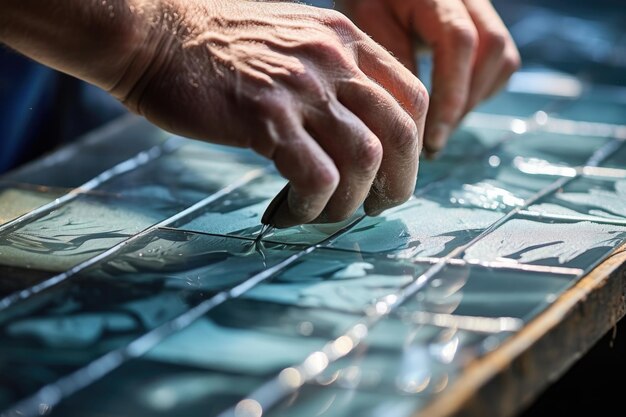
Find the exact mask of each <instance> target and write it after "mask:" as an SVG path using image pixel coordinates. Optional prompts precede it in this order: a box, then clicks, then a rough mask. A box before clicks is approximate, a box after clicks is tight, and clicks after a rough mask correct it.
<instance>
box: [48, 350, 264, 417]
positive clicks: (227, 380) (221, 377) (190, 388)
mask: <svg viewBox="0 0 626 417" xmlns="http://www.w3.org/2000/svg"><path fill="white" fill-rule="evenodd" d="M260 383H261V380H260V379H257V378H253V377H250V376H245V375H239V374H226V373H219V372H215V371H213V372H211V371H208V370H207V369H206V368H201V369H199V368H193V367H189V366H182V365H175V364H171V363H163V362H158V361H153V360H145V359H140V360H134V361H132V362H129V363H127V364H125V365H124V366H123V367H122V368H120V369H118V370H116V371H114V372H113V373H111V374H110V375H108V376H106V377H105V378H103V379H102V380H100V381H99V382H97V383H96V384H94V385H92V386H90V387H88V388H87V389H85V390H83V391H81V392H80V393H79V394H77V395H74V396H72V397H70V398H68V400H66V401H64V402H63V403H61V405H60V406H59V407H57V408H54V409H53V410H52V413H51V414H50V416H51V417H102V416H142V417H162V416H164V415H168V416H169V415H171V416H185V417H208V416H215V415H218V414H219V413H220V412H222V411H224V410H225V409H227V408H228V407H231V406H233V405H234V404H236V403H237V401H239V400H240V399H241V398H242V397H244V396H245V395H246V394H247V393H249V392H250V391H252V390H253V389H254V388H255V387H256V386H258V385H259V384H260Z"/></svg>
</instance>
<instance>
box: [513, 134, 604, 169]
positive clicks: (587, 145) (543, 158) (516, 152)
mask: <svg viewBox="0 0 626 417" xmlns="http://www.w3.org/2000/svg"><path fill="white" fill-rule="evenodd" d="M608 141H609V139H608V138H598V137H587V136H575V135H560V134H556V133H548V132H538V133H528V134H525V135H522V136H521V137H520V138H519V140H513V141H509V142H507V143H506V144H505V145H504V146H503V149H502V150H503V152H504V153H506V154H508V155H510V156H511V157H512V158H518V160H520V159H521V160H524V161H525V162H527V163H530V164H532V165H534V166H537V165H539V166H540V165H542V164H546V163H548V164H552V165H559V166H569V167H576V166H582V165H585V164H586V163H587V160H588V159H589V158H590V157H591V156H592V155H593V153H594V152H595V151H596V150H598V149H599V148H600V147H601V146H602V145H604V144H605V143H607V142H608Z"/></svg>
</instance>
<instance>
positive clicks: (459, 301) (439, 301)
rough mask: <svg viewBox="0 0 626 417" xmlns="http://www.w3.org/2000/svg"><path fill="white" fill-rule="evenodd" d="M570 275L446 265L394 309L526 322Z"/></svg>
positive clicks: (407, 314)
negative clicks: (510, 318) (422, 287)
mask: <svg viewBox="0 0 626 417" xmlns="http://www.w3.org/2000/svg"><path fill="white" fill-rule="evenodd" d="M576 278H577V275H575V274H574V272H569V273H563V274H558V275H557V274H555V273H551V272H550V271H521V270H515V269H508V268H506V266H504V265H501V266H499V267H497V268H496V267H484V266H477V265H467V264H466V265H448V266H446V267H445V269H444V270H443V271H442V272H441V273H440V274H438V275H437V276H436V277H435V278H434V279H432V280H430V281H429V282H428V284H427V285H426V287H425V288H424V289H423V290H422V291H420V292H418V293H417V294H415V295H414V296H412V297H411V298H410V299H409V300H407V302H406V303H405V304H403V305H402V306H400V307H399V308H398V315H399V316H401V317H410V316H411V313H413V312H415V311H425V312H430V313H439V314H454V315H459V316H472V317H493V318H498V317H513V318H517V319H521V320H524V321H526V322H527V321H530V320H531V319H533V318H534V317H535V315H536V314H537V313H539V312H541V311H542V310H543V309H544V308H545V307H547V306H548V305H550V303H552V302H553V301H554V300H555V299H556V298H557V297H558V295H559V294H560V293H561V292H563V291H564V290H565V289H567V288H568V287H570V286H571V285H572V283H573V282H574V280H575V279H576Z"/></svg>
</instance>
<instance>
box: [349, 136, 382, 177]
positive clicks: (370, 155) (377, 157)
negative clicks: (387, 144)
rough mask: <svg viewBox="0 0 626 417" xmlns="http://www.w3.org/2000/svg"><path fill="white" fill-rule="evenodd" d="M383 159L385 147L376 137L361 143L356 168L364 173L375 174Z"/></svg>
mask: <svg viewBox="0 0 626 417" xmlns="http://www.w3.org/2000/svg"><path fill="white" fill-rule="evenodd" d="M382 159H383V146H382V144H381V143H380V141H379V140H378V138H376V137H370V138H369V139H367V140H364V141H361V142H360V143H359V145H358V148H357V153H356V159H355V161H354V162H355V166H356V168H357V169H358V170H360V171H364V172H375V171H376V169H378V167H379V166H380V162H381V161H382Z"/></svg>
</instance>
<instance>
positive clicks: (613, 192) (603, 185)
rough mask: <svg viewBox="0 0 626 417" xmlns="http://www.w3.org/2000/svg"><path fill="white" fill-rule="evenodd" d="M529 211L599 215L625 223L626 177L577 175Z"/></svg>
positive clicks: (570, 214) (545, 213) (573, 215)
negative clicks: (611, 177) (603, 177)
mask: <svg viewBox="0 0 626 417" xmlns="http://www.w3.org/2000/svg"><path fill="white" fill-rule="evenodd" d="M529 210H531V211H536V212H538V213H541V214H544V215H551V214H556V215H565V216H572V217H576V216H579V217H580V216H581V215H582V216H597V217H601V218H605V219H607V220H608V221H611V220H616V221H618V222H621V223H623V224H625V225H626V178H625V179H620V180H612V179H599V178H578V179H575V180H574V181H572V182H570V183H569V184H567V185H566V186H565V187H563V189H561V190H559V191H558V192H557V193H555V194H553V195H550V196H548V197H546V198H544V199H543V200H540V201H539V202H538V203H537V204H533V205H531V206H530V207H529Z"/></svg>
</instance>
